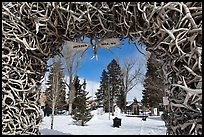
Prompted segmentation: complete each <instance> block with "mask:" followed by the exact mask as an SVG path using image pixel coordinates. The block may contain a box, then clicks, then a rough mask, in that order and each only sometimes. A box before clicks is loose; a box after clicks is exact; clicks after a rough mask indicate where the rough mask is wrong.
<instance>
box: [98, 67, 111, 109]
mask: <svg viewBox="0 0 204 137" xmlns="http://www.w3.org/2000/svg"><path fill="white" fill-rule="evenodd" d="M95 95H96V98H97V100H96V101H97V103H98V105H99V106H101V105H103V107H104V110H105V112H108V111H109V104H108V101H109V99H108V74H107V72H106V71H105V69H104V70H103V72H102V76H101V81H100V88H99V89H97V92H96V93H95Z"/></svg>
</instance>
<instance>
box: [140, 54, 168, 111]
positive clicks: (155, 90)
mask: <svg viewBox="0 0 204 137" xmlns="http://www.w3.org/2000/svg"><path fill="white" fill-rule="evenodd" d="M147 63H148V64H147V73H146V78H145V80H144V88H145V90H143V93H142V94H143V99H142V103H143V104H144V105H145V106H147V105H149V106H150V107H151V108H153V107H157V108H158V105H159V103H162V97H163V96H164V87H165V86H164V81H165V80H164V76H163V73H162V71H161V70H162V69H161V64H160V62H159V61H158V60H157V59H156V58H155V55H154V54H153V53H152V54H151V56H150V58H149V60H148V62H147Z"/></svg>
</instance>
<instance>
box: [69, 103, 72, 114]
mask: <svg viewBox="0 0 204 137" xmlns="http://www.w3.org/2000/svg"><path fill="white" fill-rule="evenodd" d="M71 113H72V103H71V102H70V103H69V114H71Z"/></svg>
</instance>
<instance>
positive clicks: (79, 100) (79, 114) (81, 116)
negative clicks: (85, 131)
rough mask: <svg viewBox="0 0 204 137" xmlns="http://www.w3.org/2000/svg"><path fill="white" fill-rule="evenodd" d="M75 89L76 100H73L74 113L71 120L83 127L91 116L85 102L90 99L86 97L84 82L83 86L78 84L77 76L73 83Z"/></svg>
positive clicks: (89, 108)
mask: <svg viewBox="0 0 204 137" xmlns="http://www.w3.org/2000/svg"><path fill="white" fill-rule="evenodd" d="M74 86H75V89H76V98H75V99H74V106H75V109H74V112H73V115H72V118H73V119H74V120H76V121H78V122H80V123H81V126H84V125H85V123H86V122H88V121H89V120H90V119H91V118H92V117H93V116H92V115H91V107H89V106H88V104H87V100H88V99H89V98H90V97H87V95H88V92H87V91H86V90H85V89H86V81H85V80H84V82H83V84H80V80H79V79H78V76H76V77H75V83H74Z"/></svg>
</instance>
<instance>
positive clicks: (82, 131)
mask: <svg viewBox="0 0 204 137" xmlns="http://www.w3.org/2000/svg"><path fill="white" fill-rule="evenodd" d="M92 114H93V115H94V117H93V118H92V119H91V120H90V121H89V122H87V123H86V125H85V126H78V125H76V124H75V123H74V122H73V119H72V118H71V116H70V115H56V116H55V117H54V129H53V130H51V129H50V122H51V117H44V118H43V121H42V123H41V124H40V132H41V134H42V135H165V134H166V127H165V123H164V121H162V120H161V118H160V116H148V118H147V119H146V121H143V120H142V118H140V117H127V116H126V115H124V114H120V115H117V117H118V118H121V126H120V127H119V128H118V127H113V119H114V118H115V116H111V115H110V119H109V113H105V114H102V115H101V114H99V113H97V110H94V111H92Z"/></svg>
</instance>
